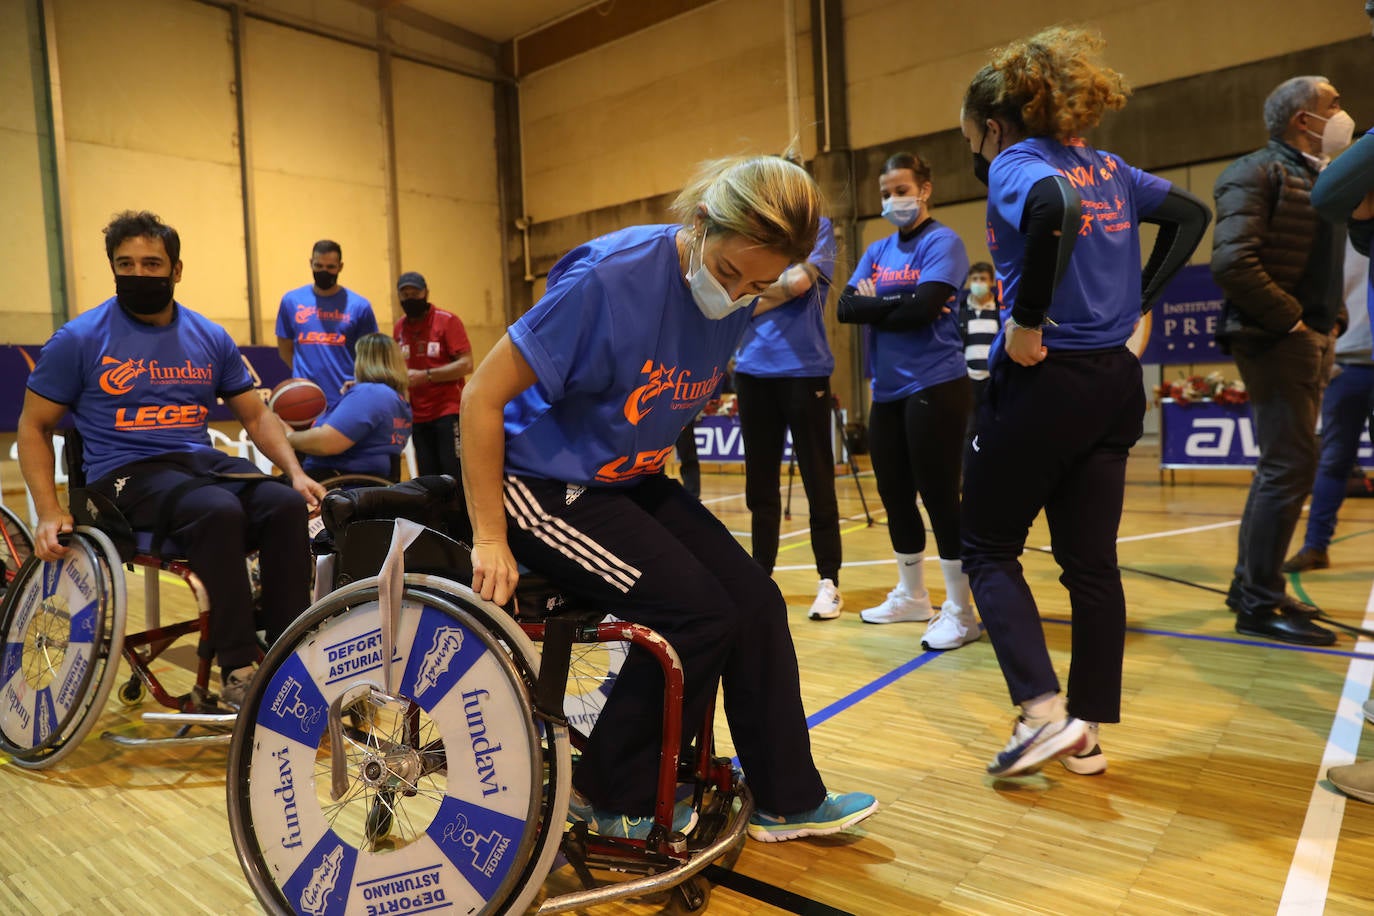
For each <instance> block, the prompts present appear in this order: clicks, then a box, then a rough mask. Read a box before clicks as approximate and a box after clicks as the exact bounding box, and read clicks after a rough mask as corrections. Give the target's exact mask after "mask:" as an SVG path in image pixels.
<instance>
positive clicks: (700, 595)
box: [460, 156, 877, 842]
mask: <svg viewBox="0 0 1374 916" xmlns="http://www.w3.org/2000/svg"><path fill="white" fill-rule="evenodd" d="M673 209H674V212H675V214H676V215H677V216H678V217H679V219H680V220H681V222H680V223H678V224H675V225H667V226H639V227H634V228H630V229H624V230H621V231H619V232H614V233H612V234H610V235H607V236H603V237H601V238H599V239H595V240H593V241H591V242H588V243H587V244H585V245H582V246H579V247H578V248H575V249H573V250H572V251H571V252H569V253H568V254H567V255H565V256H564V257H563V259H562V260H560V261H559V262H558V263H557V264H556V265H555V266H554V268H553V270H552V271H550V272H549V278H548V287H547V291H546V293H545V295H544V298H543V299H541V300H540V301H539V302H538V304H536V305H535V307H534V308H533V309H531V310H530V311H529V312H527V313H526V314H525V315H523V316H521V318H520V319H519V320H518V321H516V322H515V324H513V325H512V326H511V328H510V330H509V331H508V333H507V334H506V336H505V337H503V338H502V339H501V340H500V341H499V342H498V343H497V344H496V346H495V348H494V349H493V350H492V352H491V353H490V354H489V355H488V356H487V358H486V359H485V360H483V362H482V364H481V366H479V367H478V368H477V371H476V372H475V373H474V374H473V376H472V379H471V381H469V382H468V385H467V387H466V389H465V390H464V392H463V410H462V413H461V414H460V416H461V423H462V441H463V461H462V465H463V477H464V481H465V484H466V486H465V489H466V495H467V502H468V510H469V514H470V515H471V518H472V523H473V530H474V536H473V549H472V563H473V586H472V587H473V589H474V590H476V591H478V592H480V593H481V595H482V597H483V598H488V599H491V600H494V601H496V602H497V603H504V602H505V601H506V600H507V599H508V598H509V597H510V595H511V592H512V590H513V588H514V586H515V583H516V581H517V579H518V572H517V566H516V558H517V557H518V558H519V560H520V561H521V562H523V563H525V564H526V565H527V566H529V567H530V568H532V569H534V570H536V571H538V572H540V573H543V574H544V575H547V576H549V577H550V578H552V579H554V580H556V581H558V582H559V583H560V584H561V585H562V586H563V587H564V588H567V589H568V590H570V591H572V592H574V593H577V594H578V595H580V596H581V597H583V598H586V599H588V600H592V601H596V602H599V603H600V604H601V605H602V606H603V607H605V609H606V610H607V611H608V612H611V613H614V614H615V615H616V616H618V617H621V618H624V619H626V620H630V621H632V622H635V623H641V624H645V625H647V626H650V627H652V628H653V629H655V630H657V631H658V632H659V633H661V634H662V635H663V636H664V637H665V638H666V639H667V640H668V642H669V643H670V644H672V646H673V647H674V648H675V649H676V650H677V652H678V655H679V656H680V657H681V659H682V665H683V670H684V672H685V675H686V690H685V698H684V704H683V716H684V721H687V722H693V721H699V720H700V719H701V718H702V717H703V716H704V715H705V710H706V708H707V704H708V703H709V702H710V700H711V699H712V698H713V697H714V696H715V692H716V685H717V683H718V682H719V683H721V684H722V686H723V688H724V694H725V710H726V717H727V719H728V720H729V723H730V732H731V736H732V738H733V739H734V742H735V748H736V750H737V751H738V752H739V755H740V761H741V763H742V765H743V767H744V771H745V775H746V777H747V778H748V780H749V786H750V788H751V789H752V790H753V792H754V797H755V799H756V802H757V811H756V813H755V814H754V816H753V817H752V818H751V820H750V823H749V828H748V829H749V834H750V835H751V836H753V837H754V838H755V839H758V840H762V841H765V842H774V841H778V840H788V839H792V838H794V837H800V836H808V835H817V834H826V833H834V832H836V831H839V830H842V829H844V828H845V827H847V826H849V825H850V824H853V823H856V822H857V821H859V820H862V819H863V818H865V817H867V816H868V815H869V814H871V813H872V812H873V811H874V810H875V809H876V807H877V802H876V801H875V800H874V799H873V797H872V796H871V795H865V794H862V793H851V794H848V795H839V794H836V793H831V792H827V791H826V789H825V786H824V784H823V783H822V781H821V777H820V774H819V773H818V772H817V770H816V766H815V763H814V762H813V760H812V757H811V747H810V740H809V737H808V735H807V728H806V714H805V711H804V710H803V709H802V704H801V695H800V683H799V675H798V670H797V658H796V653H795V651H794V649H793V647H792V640H791V636H790V634H789V632H788V629H787V606H786V604H785V602H784V601H783V598H782V594H781V593H780V592H779V591H778V588H777V586H776V585H775V584H774V583H773V580H772V579H771V578H770V577H769V576H768V574H767V573H765V572H764V571H763V569H762V568H760V567H759V565H758V564H757V563H755V562H754V560H753V558H751V557H750V555H749V554H748V553H747V552H746V551H745V550H744V549H743V548H742V547H740V545H739V544H738V543H737V542H736V541H735V539H734V537H732V536H731V534H730V532H729V531H728V530H727V529H726V528H725V526H724V525H722V524H721V523H720V521H719V520H718V519H717V518H716V517H715V516H713V515H712V514H711V513H710V511H709V510H708V509H706V508H705V507H704V506H702V505H701V503H700V502H699V501H697V500H696V499H694V498H692V497H691V496H690V495H688V493H687V491H686V490H685V489H683V487H682V485H681V484H680V483H678V482H677V481H676V480H673V479H671V478H669V477H667V476H666V475H665V474H664V473H663V465H664V463H665V462H666V461H667V459H668V456H669V455H670V454H671V452H672V450H673V442H674V440H676V439H677V437H678V434H679V433H680V432H681V431H682V428H683V427H684V426H685V425H686V423H687V421H688V420H689V419H690V418H692V417H694V416H696V414H697V411H699V410H700V409H701V406H702V404H704V403H705V402H706V400H707V399H709V398H710V397H711V396H712V395H713V394H714V393H715V390H716V387H717V385H718V384H719V383H720V381H721V379H722V378H723V377H724V373H725V371H726V366H727V365H728V363H729V360H730V356H731V354H732V353H733V352H734V350H735V347H736V346H737V345H738V343H739V340H740V337H741V336H742V335H743V333H744V328H745V325H746V324H747V323H748V322H749V320H750V317H751V316H752V314H753V313H754V311H755V309H754V307H753V303H754V300H755V299H756V298H757V297H758V296H759V294H760V293H762V292H763V291H764V290H765V289H767V288H768V287H769V286H770V285H771V284H772V283H773V282H774V281H776V280H777V278H778V276H779V275H780V274H781V273H782V272H783V270H784V269H786V267H787V266H788V265H789V264H793V263H797V262H799V261H803V260H805V259H806V257H807V255H809V254H810V252H811V249H812V246H813V244H814V243H815V239H816V227H817V222H818V220H819V217H820V211H821V197H820V192H819V190H818V189H817V188H816V185H815V183H814V182H813V181H812V180H811V178H810V176H809V175H807V174H806V172H805V171H804V170H803V169H801V168H799V167H798V166H796V165H793V164H792V163H790V162H787V161H785V160H783V159H780V158H778V157H774V156H763V157H755V158H750V159H741V160H727V161H724V162H717V163H710V164H708V165H707V166H706V167H704V168H703V171H702V172H701V174H700V175H698V177H697V179H696V180H695V181H694V182H692V183H691V184H689V185H688V186H687V187H686V188H685V189H684V190H683V191H682V193H681V194H680V195H679V197H678V199H677V202H676V203H675V204H674V207H673ZM661 685H662V676H661V674H660V672H659V670H658V667H657V665H656V664H655V663H654V661H653V660H652V659H650V658H649V657H648V656H647V655H645V654H643V653H641V652H639V651H638V650H636V649H634V648H631V650H630V653H629V655H628V657H627V658H626V660H625V664H624V667H623V668H622V669H621V671H620V674H619V676H618V677H617V679H616V686H615V690H614V691H612V693H611V696H610V697H609V699H608V700H607V703H606V705H605V707H604V708H603V710H602V712H601V716H600V718H599V719H598V720H597V723H596V727H595V728H594V729H593V731H592V734H591V736H590V740H589V743H588V747H587V748H586V750H585V752H584V753H583V756H582V760H581V763H580V764H579V766H578V768H577V771H576V772H575V773H574V775H573V785H574V788H575V789H576V790H577V793H576V794H575V795H574V799H573V806H572V811H573V816H574V817H577V818H580V819H582V820H584V821H586V822H588V823H589V824H590V825H591V828H592V829H593V830H595V831H597V832H599V833H602V834H605V835H615V836H629V837H643V836H646V835H647V834H648V832H649V829H650V827H651V826H652V818H651V816H650V812H651V811H652V810H653V806H654V798H655V781H656V766H657V760H658V751H659V743H660V734H661V712H660V704H661V694H662V686H661ZM691 824H692V821H691V820H690V818H689V812H688V811H685V810H683V811H680V812H679V819H678V821H677V823H676V824H675V826H676V827H677V828H678V829H680V830H685V829H689V828H690V826H691Z"/></svg>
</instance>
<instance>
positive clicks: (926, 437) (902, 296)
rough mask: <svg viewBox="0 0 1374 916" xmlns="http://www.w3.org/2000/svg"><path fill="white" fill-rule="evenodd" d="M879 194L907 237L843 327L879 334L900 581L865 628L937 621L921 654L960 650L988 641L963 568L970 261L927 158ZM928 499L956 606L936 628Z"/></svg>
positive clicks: (848, 291) (876, 406) (879, 410)
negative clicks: (928, 576)
mask: <svg viewBox="0 0 1374 916" xmlns="http://www.w3.org/2000/svg"><path fill="white" fill-rule="evenodd" d="M878 186H879V190H880V191H881V193H882V197H883V217H884V218H885V219H887V220H888V221H889V222H891V223H892V224H893V225H895V226H896V227H897V231H896V232H895V233H894V234H892V235H889V236H887V237H886V238H883V239H879V240H878V241H876V242H874V243H873V244H872V245H870V246H868V250H867V251H865V252H864V255H863V257H862V258H860V259H859V263H858V264H857V265H856V266H855V270H854V276H853V277H852V278H851V279H850V281H849V285H848V286H847V287H845V290H844V294H843V295H842V296H841V297H840V305H839V318H840V320H841V321H848V322H860V323H863V324H867V325H868V326H869V333H868V368H869V371H870V372H871V373H872V376H873V405H872V407H871V409H870V411H869V418H868V435H869V454H870V455H871V457H872V460H873V473H874V475H875V476H876V477H877V479H878V495H879V496H881V497H882V500H883V508H884V509H886V510H887V518H888V534H889V536H890V538H891V540H892V549H893V552H894V553H896V555H897V574H898V577H899V578H898V583H897V587H896V588H894V589H893V590H892V591H891V592H889V593H888V596H887V598H886V600H884V601H883V603H882V604H880V605H878V606H877V607H873V608H869V609H868V610H865V611H861V612H860V614H859V616H860V617H861V618H862V619H863V621H864V622H865V623H902V622H905V621H921V620H929V621H930V623H929V624H928V625H927V627H926V633H925V636H924V637H923V638H922V645H923V646H924V647H925V648H927V649H957V648H959V647H960V646H962V645H966V644H967V643H970V642H972V641H974V640H975V639H977V638H978V637H979V635H980V632H979V630H978V621H977V618H975V617H974V614H973V602H972V601H971V599H970V594H969V586H968V578H967V577H966V576H965V575H964V573H963V571H962V569H961V567H960V565H959V470H960V467H959V464H960V453H961V451H962V448H963V442H964V429H965V427H966V426H967V424H968V414H969V409H970V407H971V404H972V398H973V389H972V383H971V382H970V381H969V378H968V368H967V364H966V363H965V361H964V343H963V338H962V337H961V336H960V333H959V316H958V313H957V311H956V309H955V305H956V303H957V299H956V296H957V294H958V292H959V289H960V288H961V287H962V286H963V285H964V277H966V276H967V275H968V255H967V254H966V253H965V251H964V243H963V242H962V241H961V240H960V239H959V236H958V235H957V234H955V232H954V231H953V230H952V229H950V228H949V227H948V226H944V225H942V224H940V223H939V222H938V221H936V220H935V219H933V218H932V217H931V215H930V195H931V190H932V188H933V185H932V184H931V180H930V166H929V165H928V164H927V163H926V162H925V161H924V160H922V159H921V158H920V157H919V156H915V155H912V154H911V153H897V154H896V155H894V156H891V157H889V158H888V160H887V162H886V163H885V164H884V165H883V171H882V174H881V175H880V176H879V178H878ZM918 493H919V494H920V497H921V501H922V502H923V503H924V504H925V507H926V513H927V514H928V515H929V516H930V526H931V528H933V529H934V531H935V543H936V545H937V547H938V549H939V552H940V570H941V572H942V573H943V576H944V580H945V601H944V604H943V605H942V606H941V608H940V612H939V614H937V615H935V616H934V617H933V618H932V616H931V615H932V608H931V604H930V594H929V593H928V592H927V591H926V587H925V571H924V570H925V549H926V526H925V523H924V522H923V521H922V520H921V513H920V510H919V509H917V508H916V496H917V494H918Z"/></svg>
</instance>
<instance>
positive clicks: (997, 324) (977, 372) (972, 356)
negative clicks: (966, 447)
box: [959, 261, 1002, 439]
mask: <svg viewBox="0 0 1374 916" xmlns="http://www.w3.org/2000/svg"><path fill="white" fill-rule="evenodd" d="M1001 308H1002V303H1001V302H999V301H998V298H997V279H996V276H995V275H994V273H993V270H992V265H991V264H989V263H988V262H987V261H979V262H978V263H977V264H974V265H973V266H972V267H970V268H969V269H968V285H967V286H966V287H965V289H964V291H963V293H962V294H960V296H959V336H960V337H962V338H963V340H964V361H965V362H967V363H968V377H969V379H971V380H972V381H973V411H972V412H971V413H970V414H969V415H968V432H967V434H966V435H965V437H964V438H965V439H972V438H973V421H974V419H975V418H976V417H977V416H978V405H979V404H981V403H983V397H984V392H986V391H987V387H988V349H989V348H990V347H991V346H992V342H993V340H995V339H996V338H997V332H998V331H1000V330H1002V312H1001Z"/></svg>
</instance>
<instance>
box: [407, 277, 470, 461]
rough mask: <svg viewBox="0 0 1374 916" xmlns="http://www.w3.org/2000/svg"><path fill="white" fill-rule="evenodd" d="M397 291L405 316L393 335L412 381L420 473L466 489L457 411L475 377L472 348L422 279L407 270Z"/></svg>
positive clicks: (459, 324)
mask: <svg viewBox="0 0 1374 916" xmlns="http://www.w3.org/2000/svg"><path fill="white" fill-rule="evenodd" d="M396 290H397V293H398V295H399V296H400V297H401V309H402V310H403V311H405V317H404V318H402V319H401V320H400V321H397V322H396V333H395V335H394V336H395V338H396V343H398V344H400V345H401V356H402V357H404V358H405V361H406V369H407V370H408V375H409V377H410V407H411V410H412V411H413V412H414V414H415V425H414V427H412V429H411V434H410V435H411V441H412V442H413V443H414V445H415V470H416V473H417V474H421V475H424V474H450V475H452V476H453V479H454V480H456V481H458V482H459V484H460V485H461V483H462V481H463V475H462V471H461V470H460V469H459V464H458V454H459V449H460V447H461V445H462V440H461V438H460V436H461V433H460V432H459V430H458V411H459V409H460V407H461V405H462V399H463V383H464V381H465V380H466V378H467V377H468V375H470V374H471V373H472V344H471V343H469V342H468V332H467V330H466V329H465V328H464V327H463V322H462V321H461V320H459V318H458V316H457V315H455V314H453V313H452V312H446V311H444V310H443V309H440V308H435V307H434V306H433V305H431V304H430V301H429V287H428V286H427V285H426V284H425V278H424V277H423V276H421V275H420V274H418V273H416V272H415V271H413V270H410V271H406V272H405V273H403V274H401V276H400V278H399V279H398V280H397V281H396Z"/></svg>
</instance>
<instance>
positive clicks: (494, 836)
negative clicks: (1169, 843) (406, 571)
mask: <svg viewBox="0 0 1374 916" xmlns="http://www.w3.org/2000/svg"><path fill="white" fill-rule="evenodd" d="M378 624H379V619H378V586H377V579H375V578H370V579H364V580H361V581H359V582H356V583H353V584H351V585H349V586H346V587H345V588H342V589H339V590H338V591H335V592H333V593H331V594H330V595H327V596H326V597H325V598H324V599H322V600H321V601H319V602H317V603H316V604H315V605H314V606H312V607H311V608H310V609H309V610H307V611H306V612H305V614H303V615H302V616H301V617H300V618H299V619H298V620H297V621H296V622H295V623H294V624H292V626H291V627H290V629H289V630H287V632H286V633H285V634H283V636H282V637H281V639H279V640H278V641H277V643H276V644H275V645H274V646H273V647H272V649H271V651H270V652H268V653H267V656H266V657H265V658H264V659H263V663H262V665H261V667H260V669H259V671H258V674H257V675H256V676H255V677H254V679H253V683H252V685H251V686H250V687H249V691H248V695H247V696H246V697H245V701H244V705H243V709H242V711H241V713H240V715H239V718H238V722H237V723H236V725H235V728H234V735H233V740H232V742H231V744H230V748H229V761H228V778H227V794H228V808H229V826H230V832H231V834H232V836H233V840H234V847H235V849H236V851H237V853H238V856H239V862H240V864H241V865H242V867H243V870H244V874H245V876H246V877H247V878H248V881H249V884H250V885H251V886H252V888H253V891H254V893H255V894H256V895H257V898H258V900H259V902H260V903H261V904H262V905H263V907H264V908H265V909H266V910H267V911H268V912H269V913H292V912H305V913H311V914H322V913H325V912H329V913H333V912H344V911H345V910H347V911H349V912H354V911H357V912H365V911H368V910H371V911H374V912H403V911H416V910H422V909H425V908H430V907H440V906H452V907H453V908H454V911H455V912H470V913H507V912H515V913H520V912H524V911H525V909H526V908H527V907H528V906H529V905H530V903H531V901H532V900H533V899H534V897H535V895H536V894H537V893H538V892H539V890H540V888H541V886H542V884H543V879H544V877H545V876H546V875H547V874H548V872H549V870H550V868H551V867H552V863H553V858H554V856H555V855H556V853H557V851H558V846H559V841H560V839H561V837H562V834H563V828H564V823H565V818H566V814H567V805H568V795H569V792H570V786H571V762H570V752H569V743H568V734H567V730H566V729H565V728H562V727H558V726H550V725H548V724H546V723H544V722H542V721H541V720H539V719H537V718H536V717H535V716H534V714H533V704H532V699H531V692H532V689H533V684H534V682H535V678H536V677H537V675H538V653H537V652H536V651H535V649H534V646H533V644H532V643H531V642H530V641H529V639H528V638H527V637H526V636H525V635H524V633H522V632H521V631H520V629H519V628H518V627H517V626H516V625H515V624H514V623H513V622H512V621H511V620H510V619H509V617H508V616H507V615H506V614H505V612H504V611H502V610H501V609H500V608H498V607H496V606H495V605H492V604H490V603H488V602H484V601H482V600H481V599H480V598H478V597H477V596H476V595H474V594H473V593H472V592H471V591H470V590H469V589H467V588H466V587H464V586H462V585H459V584H457V583H455V582H451V581H449V580H446V579H439V578H436V577H433V576H422V575H407V576H406V577H405V588H404V591H403V594H402V602H401V608H400V609H399V611H398V615H397V620H396V621H395V624H396V642H395V646H394V653H393V658H394V659H395V668H394V669H393V670H394V672H395V673H396V675H397V680H396V685H395V686H394V688H393V694H392V695H387V694H385V693H384V692H383V691H382V689H381V688H382V684H383V683H384V677H383V674H384V672H383V670H382V658H381V649H380V629H379V625H378ZM330 716H337V717H338V718H339V721H340V730H339V732H338V734H339V736H340V740H341V742H342V747H341V748H339V749H337V750H339V751H341V752H342V753H343V755H344V756H343V759H344V760H345V764H346V768H345V769H344V773H345V774H346V777H347V788H346V791H345V792H344V793H343V794H342V795H341V796H340V797H339V798H338V800H337V801H334V800H332V796H331V782H332V766H333V764H334V757H333V753H334V751H335V750H336V749H335V748H332V747H330V744H331V739H330V738H329V727H328V726H329V717H330ZM345 723H346V724H345ZM453 748H456V749H457V750H458V753H457V754H455V756H454V757H453V758H449V757H448V756H447V749H453ZM450 764H451V765H450Z"/></svg>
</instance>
